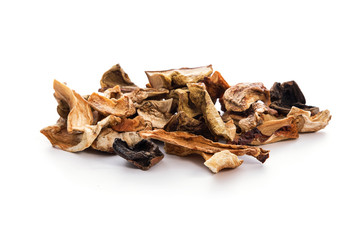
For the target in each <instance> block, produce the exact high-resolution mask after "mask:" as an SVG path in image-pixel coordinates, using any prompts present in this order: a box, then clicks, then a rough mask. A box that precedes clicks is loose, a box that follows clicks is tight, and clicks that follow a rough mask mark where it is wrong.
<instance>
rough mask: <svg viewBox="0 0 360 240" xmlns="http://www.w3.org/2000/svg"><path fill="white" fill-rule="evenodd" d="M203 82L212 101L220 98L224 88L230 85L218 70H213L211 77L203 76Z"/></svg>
mask: <svg viewBox="0 0 360 240" xmlns="http://www.w3.org/2000/svg"><path fill="white" fill-rule="evenodd" d="M204 83H205V85H206V91H207V92H208V93H209V95H210V97H211V100H212V101H213V102H214V103H215V102H216V100H217V99H218V98H222V96H223V95H224V92H225V91H226V89H228V88H229V87H230V85H229V84H228V83H227V82H226V81H225V79H224V78H223V76H221V74H220V73H219V72H218V71H215V72H214V74H213V75H211V77H205V78H204Z"/></svg>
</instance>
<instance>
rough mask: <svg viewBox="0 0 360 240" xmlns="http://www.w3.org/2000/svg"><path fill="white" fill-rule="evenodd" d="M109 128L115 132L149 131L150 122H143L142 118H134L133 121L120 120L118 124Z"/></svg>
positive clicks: (150, 127)
mask: <svg viewBox="0 0 360 240" xmlns="http://www.w3.org/2000/svg"><path fill="white" fill-rule="evenodd" d="M111 128H112V129H113V130H115V131H117V132H138V131H141V130H151V129H152V125H151V122H149V121H145V120H144V118H143V117H141V116H136V117H135V118H133V119H130V118H122V119H121V121H120V122H119V123H117V124H116V125H114V126H111Z"/></svg>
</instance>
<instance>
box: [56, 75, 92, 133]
mask: <svg viewBox="0 0 360 240" xmlns="http://www.w3.org/2000/svg"><path fill="white" fill-rule="evenodd" d="M53 86H54V90H55V93H54V97H55V99H56V100H57V101H58V103H59V106H60V107H58V112H59V111H60V112H59V115H60V116H61V117H62V118H66V119H67V121H66V122H67V131H68V132H69V133H72V132H73V131H77V132H83V131H85V129H84V128H85V126H86V125H89V124H92V122H93V114H92V111H91V108H90V106H89V104H88V103H87V101H86V100H85V99H84V98H82V97H81V96H80V95H79V94H78V93H76V92H75V91H74V90H71V89H70V88H69V87H68V86H66V85H65V84H63V83H60V82H59V81H57V80H54V84H53ZM66 105H67V106H68V109H67V108H66ZM59 108H60V109H59ZM67 113H68V114H67Z"/></svg>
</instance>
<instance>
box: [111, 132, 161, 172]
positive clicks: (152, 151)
mask: <svg viewBox="0 0 360 240" xmlns="http://www.w3.org/2000/svg"><path fill="white" fill-rule="evenodd" d="M113 149H114V151H115V153H116V154H118V155H119V156H120V157H123V158H125V159H126V160H127V161H129V162H130V163H132V164H134V165H135V166H136V167H138V168H140V169H142V170H148V169H149V168H151V167H152V166H154V165H155V164H156V163H158V162H160V160H161V159H163V158H164V154H163V153H162V152H161V151H160V149H159V147H158V146H157V145H156V144H155V143H153V142H152V141H150V140H147V139H142V140H141V141H140V142H138V143H136V144H135V145H134V146H132V147H131V146H129V145H128V144H127V143H126V142H124V141H122V140H121V139H120V138H116V139H115V141H114V144H113Z"/></svg>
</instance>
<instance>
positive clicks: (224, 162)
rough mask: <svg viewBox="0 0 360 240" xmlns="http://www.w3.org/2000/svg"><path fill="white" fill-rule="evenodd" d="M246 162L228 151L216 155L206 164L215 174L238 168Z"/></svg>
mask: <svg viewBox="0 0 360 240" xmlns="http://www.w3.org/2000/svg"><path fill="white" fill-rule="evenodd" d="M243 162H244V160H241V159H239V158H238V157H237V156H236V155H235V154H233V153H231V152H230V151H228V150H224V151H221V152H217V153H215V154H214V155H213V156H212V157H211V158H209V159H208V160H206V161H205V162H204V165H205V166H207V167H208V168H209V169H210V170H211V171H212V172H213V173H218V172H219V171H220V170H221V169H224V168H237V167H238V166H240V165H241V164H242V163H243Z"/></svg>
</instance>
